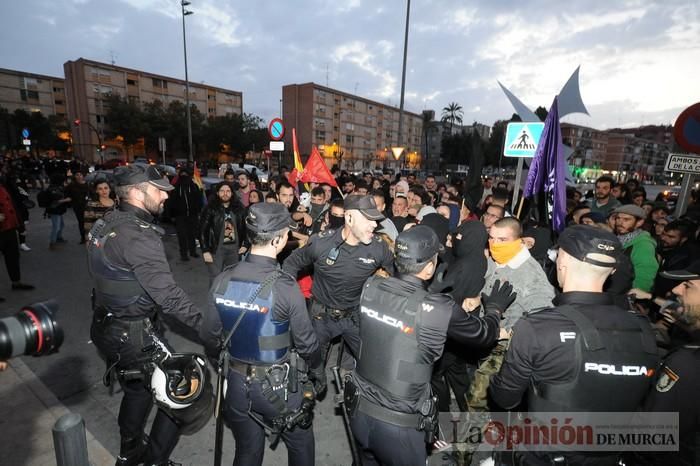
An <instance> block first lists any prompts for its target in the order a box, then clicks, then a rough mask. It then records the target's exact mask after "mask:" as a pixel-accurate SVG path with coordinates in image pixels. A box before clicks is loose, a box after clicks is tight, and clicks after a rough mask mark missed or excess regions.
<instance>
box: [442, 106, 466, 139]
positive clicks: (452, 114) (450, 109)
mask: <svg viewBox="0 0 700 466" xmlns="http://www.w3.org/2000/svg"><path fill="white" fill-rule="evenodd" d="M463 116H464V111H463V110H462V106H461V105H459V104H458V103H457V102H450V104H449V105H448V106H447V107H444V108H443V109H442V121H449V122H450V134H452V128H453V127H454V125H455V122H456V123H457V124H460V125H461V124H462V117H463Z"/></svg>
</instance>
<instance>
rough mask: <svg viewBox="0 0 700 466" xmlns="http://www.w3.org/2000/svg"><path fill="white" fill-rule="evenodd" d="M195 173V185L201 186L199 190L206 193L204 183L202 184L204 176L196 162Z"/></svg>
mask: <svg viewBox="0 0 700 466" xmlns="http://www.w3.org/2000/svg"><path fill="white" fill-rule="evenodd" d="M193 171H194V173H193V174H192V181H194V184H196V185H197V186H199V189H201V190H202V191H204V183H202V175H201V174H200V173H199V168H197V162H196V161H195V162H194V170H193Z"/></svg>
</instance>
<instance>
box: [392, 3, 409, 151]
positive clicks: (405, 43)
mask: <svg viewBox="0 0 700 466" xmlns="http://www.w3.org/2000/svg"><path fill="white" fill-rule="evenodd" d="M410 14H411V0H407V2H406V32H405V34H404V39H403V68H402V71H401V102H400V104H399V134H398V140H397V144H396V145H397V146H399V147H401V130H402V129H403V97H404V92H405V90H406V54H407V53H408V19H409V17H410ZM399 147H397V148H396V149H398V148H399ZM392 151H394V157H395V158H396V161H397V162H398V160H399V157H401V152H403V150H401V151H399V152H398V156H397V151H396V150H394V148H392Z"/></svg>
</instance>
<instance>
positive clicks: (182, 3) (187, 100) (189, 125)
mask: <svg viewBox="0 0 700 466" xmlns="http://www.w3.org/2000/svg"><path fill="white" fill-rule="evenodd" d="M189 4H190V2H188V1H187V0H181V1H180V6H181V7H182V49H183V51H184V54H185V105H187V109H186V112H187V150H188V159H189V161H190V162H192V161H193V160H194V156H193V155H192V116H191V115H190V78H189V75H188V74H187V35H186V34H185V16H189V15H191V14H194V12H193V11H189V10H185V7H186V6H187V5H189Z"/></svg>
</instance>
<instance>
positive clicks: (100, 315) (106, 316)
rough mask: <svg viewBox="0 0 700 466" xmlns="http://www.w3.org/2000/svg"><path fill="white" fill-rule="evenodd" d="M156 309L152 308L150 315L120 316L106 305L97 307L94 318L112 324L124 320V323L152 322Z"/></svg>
mask: <svg viewBox="0 0 700 466" xmlns="http://www.w3.org/2000/svg"><path fill="white" fill-rule="evenodd" d="M156 315H157V313H156V310H155V309H154V310H152V311H151V312H150V313H149V314H148V315H140V316H119V315H116V314H114V313H113V312H112V311H109V310H107V308H105V307H104V306H97V307H95V311H94V319H95V320H96V321H97V322H100V323H104V324H112V323H117V324H118V323H119V322H123V323H124V325H126V323H128V322H139V321H149V322H151V323H152V321H153V319H154V318H155V317H156Z"/></svg>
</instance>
